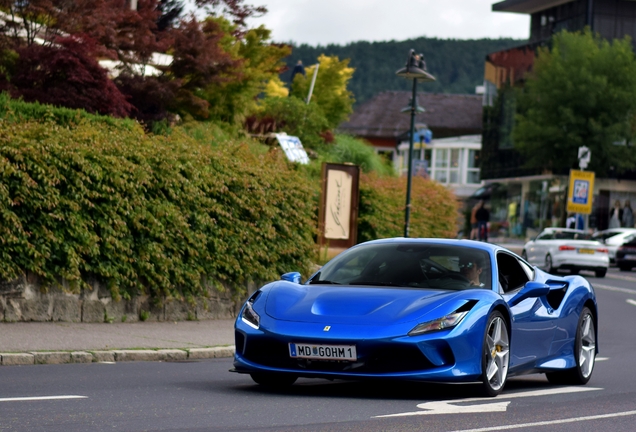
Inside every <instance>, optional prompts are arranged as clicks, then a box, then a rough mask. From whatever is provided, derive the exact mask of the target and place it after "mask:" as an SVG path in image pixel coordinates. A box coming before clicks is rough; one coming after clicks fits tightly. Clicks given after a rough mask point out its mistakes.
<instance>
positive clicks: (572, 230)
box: [542, 227, 586, 234]
mask: <svg viewBox="0 0 636 432" xmlns="http://www.w3.org/2000/svg"><path fill="white" fill-rule="evenodd" d="M555 231H559V232H572V233H577V234H585V233H586V232H585V231H584V230H579V229H573V228H559V227H550V228H544V229H543V231H542V232H555Z"/></svg>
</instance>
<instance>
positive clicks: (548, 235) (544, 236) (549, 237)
mask: <svg viewBox="0 0 636 432" xmlns="http://www.w3.org/2000/svg"><path fill="white" fill-rule="evenodd" d="M553 238H554V235H553V234H552V233H549V232H547V233H543V234H541V235H540V236H539V237H537V240H552V239H553Z"/></svg>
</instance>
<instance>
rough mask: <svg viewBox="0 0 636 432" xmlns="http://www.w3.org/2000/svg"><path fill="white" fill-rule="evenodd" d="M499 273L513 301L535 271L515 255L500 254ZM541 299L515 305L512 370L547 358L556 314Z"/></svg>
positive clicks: (498, 260) (505, 294)
mask: <svg viewBox="0 0 636 432" xmlns="http://www.w3.org/2000/svg"><path fill="white" fill-rule="evenodd" d="M497 272H498V275H499V279H500V284H501V285H502V286H501V290H502V291H503V294H502V296H503V298H504V300H505V301H506V302H508V301H510V299H512V297H514V295H515V294H516V293H518V292H519V290H520V289H521V288H523V286H524V285H525V283H526V282H528V281H530V280H534V279H535V271H534V270H533V269H532V268H531V267H530V266H529V265H528V264H526V263H525V262H524V261H522V260H520V259H518V258H517V257H515V256H514V255H511V254H509V253H506V252H504V251H499V252H498V253H497ZM546 306H547V303H546V302H545V301H542V300H541V299H540V298H528V299H526V300H523V301H522V302H521V303H519V304H517V305H515V306H512V307H511V308H510V312H511V313H512V328H511V347H510V370H511V371H513V370H514V369H515V368H518V369H523V368H527V367H533V366H534V365H536V364H537V363H540V362H541V360H542V359H545V358H546V357H548V354H549V352H550V345H551V344H552V340H553V339H554V333H555V330H556V320H557V317H556V316H555V315H556V314H554V313H553V311H552V309H551V308H548V307H546Z"/></svg>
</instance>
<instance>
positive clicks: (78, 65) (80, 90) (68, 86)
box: [6, 38, 133, 117]
mask: <svg viewBox="0 0 636 432" xmlns="http://www.w3.org/2000/svg"><path fill="white" fill-rule="evenodd" d="M94 49H95V47H94V44H93V43H91V42H90V40H89V39H84V40H78V39H74V38H63V39H59V40H57V41H56V45H54V46H42V45H36V44H33V45H29V46H25V47H20V48H17V50H16V52H17V54H18V56H19V57H18V58H17V60H16V61H15V63H13V65H12V67H11V70H10V71H8V73H9V74H10V80H8V83H7V84H6V87H8V90H9V92H10V94H11V96H12V97H22V98H23V99H24V100H26V101H28V102H35V101H37V102H40V103H46V104H51V105H57V106H64V107H68V108H82V109H85V110H86V111H88V112H91V113H99V114H104V115H112V116H115V117H128V116H129V115H130V113H131V111H132V109H133V107H132V105H131V104H130V103H129V102H128V101H127V100H126V97H125V96H124V95H123V94H122V93H121V92H120V91H119V90H118V89H117V86H115V84H114V83H113V82H112V81H111V80H110V79H109V78H108V75H107V73H106V70H104V69H103V68H102V67H100V66H99V64H98V63H97V60H95V57H94V55H93V52H94Z"/></svg>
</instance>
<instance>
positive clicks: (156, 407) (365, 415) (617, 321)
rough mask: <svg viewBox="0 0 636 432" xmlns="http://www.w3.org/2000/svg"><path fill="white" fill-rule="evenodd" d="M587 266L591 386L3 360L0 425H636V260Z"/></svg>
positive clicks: (608, 429)
mask: <svg viewBox="0 0 636 432" xmlns="http://www.w3.org/2000/svg"><path fill="white" fill-rule="evenodd" d="M585 275H586V274H584V276H585ZM589 277H590V280H591V281H592V282H593V283H594V285H595V287H596V288H597V296H598V300H599V315H600V326H599V336H600V343H599V345H600V350H601V352H600V356H599V358H598V362H597V364H596V368H595V370H594V375H593V377H592V379H591V381H590V382H589V383H588V385H587V386H582V387H556V386H552V385H550V384H548V382H547V380H546V379H545V377H544V376H543V375H528V376H525V377H518V378H512V379H510V380H509V381H508V384H507V386H506V389H505V391H504V392H503V393H502V395H500V396H499V397H497V398H494V399H488V398H481V397H479V396H478V388H477V386H475V385H435V384H422V383H407V384H404V383H402V384H386V383H350V382H341V381H335V382H328V381H320V380H309V379H301V380H299V381H298V382H297V384H296V385H294V386H293V387H291V388H290V389H288V390H285V391H272V390H266V389H263V388H261V387H259V386H257V385H254V384H253V383H252V381H251V379H250V378H249V376H244V375H237V374H232V373H229V372H228V369H229V368H230V367H231V360H230V359H214V360H205V361H198V362H182V363H160V362H156V363H145V362H133V363H116V364H97V363H96V364H69V365H39V366H7V367H2V368H0V431H47V432H49V431H88V430H90V431H107V430H108V431H113V430H122V431H168V430H175V431H232V430H237V431H238V430H240V431H243V430H276V431H279V430H282V431H287V430H288V431H292V430H293V431H333V430H336V431H365V432H366V431H413V430H422V431H431V432H436V431H463V432H467V431H483V432H485V431H500V430H519V431H546V432H547V431H550V432H552V431H574V430H576V431H592V430H593V431H597V430H603V431H605V432H614V431H629V432H632V431H634V430H636V426H634V425H636V374H635V373H634V372H633V371H634V365H636V349H635V348H636V343H635V342H636V340H635V339H636V272H631V273H621V272H618V271H617V270H616V269H611V270H610V272H609V273H608V276H607V277H605V278H603V279H596V278H594V277H593V276H591V274H589ZM24 398H31V399H24ZM37 398H41V399H37ZM53 398H55V399H53Z"/></svg>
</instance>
